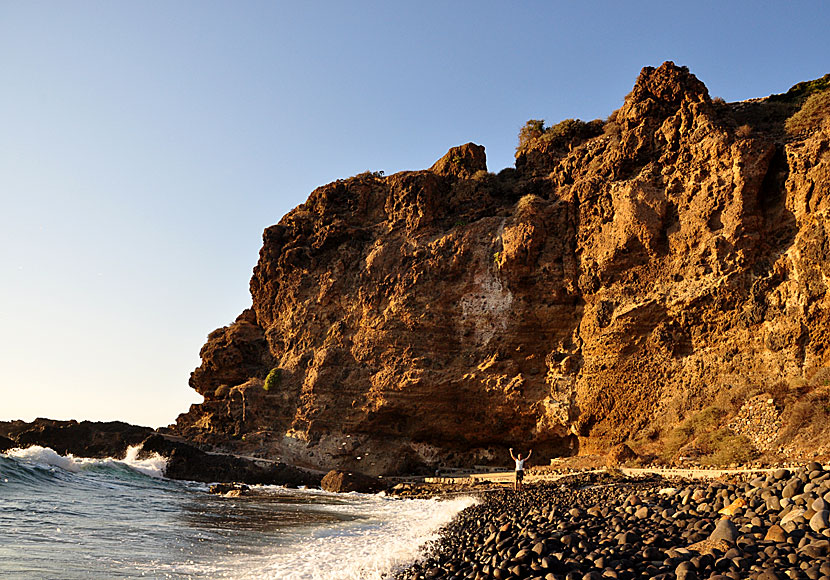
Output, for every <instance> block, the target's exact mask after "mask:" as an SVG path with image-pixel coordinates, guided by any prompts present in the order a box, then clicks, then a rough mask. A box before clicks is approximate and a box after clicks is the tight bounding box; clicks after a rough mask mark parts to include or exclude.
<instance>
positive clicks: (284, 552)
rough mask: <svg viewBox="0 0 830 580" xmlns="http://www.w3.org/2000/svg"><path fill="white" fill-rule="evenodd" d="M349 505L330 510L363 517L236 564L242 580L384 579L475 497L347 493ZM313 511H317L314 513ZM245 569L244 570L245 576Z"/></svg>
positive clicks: (419, 553) (414, 555)
mask: <svg viewBox="0 0 830 580" xmlns="http://www.w3.org/2000/svg"><path fill="white" fill-rule="evenodd" d="M348 495H349V496H351V497H350V498H349V500H350V502H349V503H348V504H344V505H339V506H338V505H328V506H326V507H325V509H326V510H327V511H334V512H338V511H339V512H343V513H353V514H354V513H359V514H360V519H358V520H356V521H352V522H348V523H344V524H340V525H335V526H331V527H328V528H325V529H318V530H314V531H312V532H311V533H309V534H308V536H307V538H305V539H304V540H302V541H301V542H296V543H293V544H291V545H289V546H287V547H285V548H283V549H277V550H275V551H274V553H273V554H270V555H268V556H266V557H264V558H258V559H252V560H250V561H248V562H237V564H236V565H237V566H239V568H240V569H241V570H246V572H245V574H244V575H243V576H242V578H246V579H254V578H264V579H271V580H278V579H279V580H380V579H382V578H389V577H390V576H391V573H392V572H393V571H395V570H396V569H398V568H400V567H402V566H404V565H406V564H408V563H411V562H413V561H415V560H417V559H418V558H419V557H420V556H422V555H423V551H422V550H423V549H424V547H425V546H426V545H428V544H429V542H430V541H431V540H434V539H436V538H437V532H438V530H439V529H440V528H441V527H442V526H443V525H445V524H447V523H449V521H450V520H451V519H452V518H453V517H454V516H455V514H457V513H458V512H459V511H461V510H463V509H464V508H466V507H468V506H471V505H473V504H475V503H476V501H477V500H475V499H474V498H472V497H459V498H454V499H446V500H441V499H428V500H425V499H398V498H388V497H385V496H383V495H364V494H348ZM312 509H313V508H312ZM241 570H240V571H241Z"/></svg>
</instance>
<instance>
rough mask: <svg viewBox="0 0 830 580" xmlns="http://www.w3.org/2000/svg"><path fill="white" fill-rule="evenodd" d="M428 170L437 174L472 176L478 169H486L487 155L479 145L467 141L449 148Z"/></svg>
mask: <svg viewBox="0 0 830 580" xmlns="http://www.w3.org/2000/svg"><path fill="white" fill-rule="evenodd" d="M429 170H430V171H432V172H433V173H438V174H439V175H450V176H454V177H472V176H473V175H475V173H476V172H478V171H487V155H486V154H485V152H484V147H482V146H481V145H476V144H475V143H467V144H466V145H461V146H459V147H453V148H452V149H450V150H449V151H448V152H447V153H446V154H445V155H444V156H443V157H442V158H441V159H439V160H438V161H436V162H435V163H434V164H433V166H432V167H430V168H429Z"/></svg>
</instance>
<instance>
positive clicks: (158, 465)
mask: <svg viewBox="0 0 830 580" xmlns="http://www.w3.org/2000/svg"><path fill="white" fill-rule="evenodd" d="M140 450H141V446H139V445H136V446H132V447H129V448H127V453H126V455H125V457H124V458H123V459H115V458H112V457H107V458H104V459H93V458H88V457H75V456H74V455H72V454H71V453H70V454H67V455H60V454H59V453H57V452H56V451H54V450H53V449H51V448H49V447H41V446H39V445H33V446H31V447H26V448H23V449H20V448H17V449H11V450H9V451H8V452H7V453H6V455H7V456H8V457H11V458H14V459H17V460H19V461H21V462H25V463H29V464H36V465H41V466H50V467H57V468H60V469H63V470H65V471H69V472H72V473H79V472H81V471H83V470H88V469H95V468H101V467H104V468H107V467H115V466H118V465H124V466H127V467H129V468H130V469H132V470H134V471H138V472H140V473H143V474H144V475H148V476H150V477H163V476H164V469H165V467H166V465H167V460H166V459H165V458H164V457H162V456H160V455H158V454H155V453H153V454H152V455H150V456H149V457H146V458H143V459H139V458H138V454H139V451H140Z"/></svg>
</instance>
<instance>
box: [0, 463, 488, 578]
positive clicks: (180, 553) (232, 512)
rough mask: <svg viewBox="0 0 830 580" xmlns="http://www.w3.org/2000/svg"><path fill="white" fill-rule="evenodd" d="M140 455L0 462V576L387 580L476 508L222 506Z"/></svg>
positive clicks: (317, 499)
mask: <svg viewBox="0 0 830 580" xmlns="http://www.w3.org/2000/svg"><path fill="white" fill-rule="evenodd" d="M137 455H138V454H137V449H130V451H128V453H127V456H126V457H125V458H124V459H85V458H79V457H73V456H71V455H68V456H62V455H59V454H57V453H55V452H54V451H53V450H51V449H49V448H43V447H29V448H26V449H13V450H10V451H8V452H6V453H2V454H0V578H13V579H15V580H18V579H19V580H30V579H31V580H35V579H37V580H46V579H55V580H74V579H81V578H83V579H111V578H174V579H185V578H233V579H243V580H244V579H260V578H261V579H279V580H306V579H308V580H352V579H354V580H358V579H359V580H380V579H389V578H391V577H392V575H393V574H394V572H395V571H396V570H399V569H401V568H402V567H405V566H407V565H408V564H410V563H412V562H414V561H416V560H418V559H419V558H423V557H425V554H426V551H427V550H428V546H429V544H430V542H431V541H433V540H434V539H436V538H437V532H438V530H439V529H440V528H441V527H442V526H443V525H444V524H446V523H448V522H449V521H450V520H451V519H452V518H453V516H454V515H455V514H456V513H458V512H459V511H460V510H462V509H464V508H465V507H467V506H470V505H473V504H474V503H475V501H476V500H475V499H473V498H471V497H455V498H451V499H402V498H396V497H391V496H386V495H384V494H376V495H375V494H359V493H349V494H333V493H328V492H324V491H322V490H320V489H288V488H283V487H279V486H263V487H259V488H257V489H256V491H257V492H258V493H256V494H253V495H249V496H242V497H225V496H219V495H211V494H209V493H208V486H207V485H206V484H203V483H197V482H188V481H174V480H170V479H166V478H165V477H164V468H165V460H164V459H163V458H162V457H152V458H148V459H138V458H137Z"/></svg>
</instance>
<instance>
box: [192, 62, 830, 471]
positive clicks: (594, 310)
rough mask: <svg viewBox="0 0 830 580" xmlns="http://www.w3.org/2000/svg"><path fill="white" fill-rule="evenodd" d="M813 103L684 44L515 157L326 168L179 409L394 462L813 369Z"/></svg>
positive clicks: (482, 451)
mask: <svg viewBox="0 0 830 580" xmlns="http://www.w3.org/2000/svg"><path fill="white" fill-rule="evenodd" d="M795 110H797V104H791V105H787V104H781V103H778V104H773V103H769V102H767V101H765V100H757V101H754V102H746V103H737V104H732V105H727V104H725V103H722V102H721V103H718V102H713V101H712V99H710V97H709V94H708V92H707V89H706V87H705V86H704V85H703V84H702V83H701V82H700V81H699V80H698V79H697V78H695V77H694V75H692V74H690V73H689V72H688V70H686V69H685V68H681V67H677V66H675V65H674V64H673V63H665V64H663V65H662V66H660V67H659V68H657V69H652V68H646V69H644V70H643V71H642V73H641V74H640V77H639V78H638V79H637V82H636V84H635V86H634V89H633V90H632V92H631V93H630V94H629V95H628V96H627V97H626V99H625V103H624V105H623V106H622V108H621V109H619V110H618V111H617V112H615V114H614V115H612V117H611V118H610V120H609V121H607V122H605V123H604V124H600V125H597V124H596V123H595V124H593V126H592V131H589V132H585V131H583V132H577V133H574V134H573V135H571V136H569V135H568V134H565V135H564V137H563V136H561V135H560V136H558V137H557V138H555V139H549V138H546V136H545V135H540V136H538V137H537V138H533V139H530V140H528V141H526V142H524V143H523V144H522V146H521V148H520V150H519V151H518V153H517V160H516V169H515V170H514V169H508V170H505V171H502V172H501V173H499V174H498V175H494V174H491V173H488V172H487V168H486V162H485V154H484V149H483V147H480V146H478V145H474V144H467V145H464V146H461V147H457V148H453V149H451V150H450V151H449V153H447V155H445V156H444V157H443V158H442V159H440V160H439V161H438V162H437V163H436V164H435V165H433V167H431V168H430V169H428V170H425V171H415V172H402V173H398V174H395V175H391V176H387V177H384V176H381V175H378V174H370V173H367V174H362V175H358V176H355V177H352V178H349V179H346V180H339V181H337V182H334V183H331V184H329V185H326V186H323V187H321V188H319V189H317V190H315V191H314V192H313V193H312V194H311V196H310V197H309V198H308V200H307V201H306V202H305V203H304V204H302V205H300V206H299V207H297V208H296V209H294V210H293V211H292V212H290V213H289V214H288V215H286V216H285V217H284V218H283V219H282V220H281V221H280V222H279V224H278V225H275V226H272V227H270V228H268V229H266V230H265V233H264V235H263V247H262V250H261V251H260V259H259V263H258V264H257V266H256V268H255V270H254V275H253V278H252V279H251V295H252V298H253V308H252V309H251V310H249V311H246V313H244V314H243V315H242V316H240V318H239V319H238V320H237V321H236V322H234V323H233V324H232V325H230V326H228V327H226V328H223V329H219V330H217V331H214V332H213V333H212V334H211V335H210V337H209V339H208V343H207V344H206V345H205V347H204V348H203V350H202V360H203V362H202V366H200V367H199V368H198V369H196V371H195V372H194V373H193V376H192V377H191V386H192V387H193V388H194V389H196V390H197V391H198V392H199V393H201V394H202V395H204V396H205V402H204V403H202V404H201V405H195V406H194V407H193V408H191V410H190V412H188V413H186V414H184V415H182V416H181V417H180V418H179V420H178V423H177V426H176V428H177V430H178V431H180V432H181V433H183V434H185V435H187V436H188V437H190V438H192V439H195V440H199V441H204V442H211V443H222V444H225V445H235V446H238V447H244V448H247V449H248V450H254V451H259V452H260V453H263V454H266V455H275V456H276V455H278V456H280V457H283V458H285V459H287V460H290V461H295V462H299V463H307V464H312V465H317V466H320V467H325V468H328V467H333V466H339V467H343V468H348V469H359V470H362V471H365V472H368V473H389V472H393V471H401V470H412V469H414V468H417V467H418V466H429V467H430V468H434V466H436V465H454V464H458V465H460V464H472V463H485V462H492V461H497V460H498V461H500V460H501V459H502V458H503V457H504V456H505V454H506V451H505V448H506V447H510V446H514V447H523V446H533V448H534V449H535V452H534V453H537V454H539V455H540V456H545V455H554V454H563V453H571V452H575V451H576V450H577V449H581V450H582V451H590V450H594V449H604V448H605V447H607V446H608V445H610V444H615V443H619V442H622V441H626V440H633V439H637V438H643V437H646V438H648V437H654V436H655V433H656V432H659V430H660V429H661V426H669V425H671V424H672V423H673V422H675V421H677V420H678V419H679V418H681V417H682V416H683V415H684V414H685V413H687V412H689V411H690V410H694V409H698V408H701V407H703V406H705V405H706V404H708V403H709V402H710V401H712V400H713V399H714V398H715V397H716V396H717V395H719V394H722V393H723V392H724V391H732V390H734V391H735V392H736V393H737V392H742V391H741V389H745V387H746V386H747V385H749V384H751V385H757V386H758V387H759V388H761V389H763V388H764V387H766V386H768V385H772V384H775V383H780V382H781V381H783V380H788V379H796V378H803V377H809V376H811V375H812V374H813V373H815V372H816V370H817V369H819V368H820V367H823V366H825V365H827V364H828V362H829V361H828V353H827V350H826V349H827V339H828V332H829V331H830V314H828V313H830V310H828V307H830V303H828V300H827V288H826V284H827V277H828V275H830V266H828V263H830V262H828V258H830V255H829V254H830V244H829V241H828V229H830V227H828V226H830V223H828V218H827V216H828V207H830V192H828V188H830V152H829V151H830V147H829V145H830V126H829V125H828V123H824V124H823V125H819V126H817V127H815V128H814V130H811V131H809V132H807V133H803V134H801V135H800V136H799V137H798V138H793V137H791V136H787V135H786V134H785V133H784V132H783V122H784V120H785V119H786V118H787V117H788V116H789V115H791V114H792V113H793V112H794V111H795ZM598 127H599V129H600V130H596V129H597V128H598ZM273 368H277V369H279V371H276V372H275V373H274V376H273V377H272V380H269V388H268V390H266V389H264V388H263V386H264V383H263V379H264V378H265V377H266V375H267V374H268V373H269V372H270V371H271V369H273ZM243 438H244V441H243Z"/></svg>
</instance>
